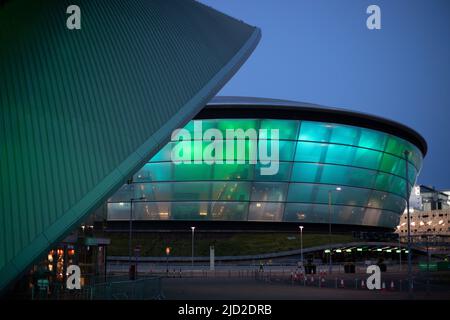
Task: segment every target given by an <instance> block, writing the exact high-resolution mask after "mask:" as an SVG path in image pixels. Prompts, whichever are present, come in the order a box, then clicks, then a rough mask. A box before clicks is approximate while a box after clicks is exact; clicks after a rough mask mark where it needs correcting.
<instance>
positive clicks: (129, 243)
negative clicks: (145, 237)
mask: <svg viewBox="0 0 450 320" xmlns="http://www.w3.org/2000/svg"><path fill="white" fill-rule="evenodd" d="M145 199H146V198H145V197H139V198H131V199H130V223H129V235H128V264H129V268H130V276H131V268H132V262H131V243H132V239H133V202H135V201H143V200H145ZM133 273H134V272H133Z"/></svg>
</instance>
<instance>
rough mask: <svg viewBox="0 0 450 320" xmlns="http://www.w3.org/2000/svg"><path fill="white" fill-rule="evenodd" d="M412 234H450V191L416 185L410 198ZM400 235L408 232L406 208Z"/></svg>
mask: <svg viewBox="0 0 450 320" xmlns="http://www.w3.org/2000/svg"><path fill="white" fill-rule="evenodd" d="M409 204H410V214H411V235H413V236H418V235H438V236H441V235H442V236H448V235H450V227H449V226H450V191H440V190H436V189H435V188H434V187H430V186H424V185H420V186H414V188H413V191H412V192H411V196H410V199H409ZM397 232H398V233H399V234H400V236H406V234H407V232H408V225H407V214H406V210H405V212H404V213H403V215H402V217H401V219H400V223H399V225H398V226H397Z"/></svg>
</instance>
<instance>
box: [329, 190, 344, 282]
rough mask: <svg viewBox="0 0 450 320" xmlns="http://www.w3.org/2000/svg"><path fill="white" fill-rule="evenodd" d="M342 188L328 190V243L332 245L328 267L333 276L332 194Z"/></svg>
mask: <svg viewBox="0 0 450 320" xmlns="http://www.w3.org/2000/svg"><path fill="white" fill-rule="evenodd" d="M341 190H342V188H341V187H336V190H331V189H330V190H328V241H329V243H330V253H329V254H330V258H329V267H328V269H329V270H328V272H329V273H330V274H331V272H332V271H333V270H332V269H333V262H332V260H331V253H332V250H331V246H332V241H331V193H332V192H333V191H341Z"/></svg>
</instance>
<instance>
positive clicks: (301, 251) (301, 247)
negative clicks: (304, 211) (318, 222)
mask: <svg viewBox="0 0 450 320" xmlns="http://www.w3.org/2000/svg"><path fill="white" fill-rule="evenodd" d="M298 228H299V229H300V256H301V261H302V267H303V226H299V227H298Z"/></svg>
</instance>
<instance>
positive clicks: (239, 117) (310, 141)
mask: <svg viewBox="0 0 450 320" xmlns="http://www.w3.org/2000/svg"><path fill="white" fill-rule="evenodd" d="M199 120H201V122H202V127H203V130H206V129H209V128H215V129H218V130H219V131H220V132H221V133H222V135H223V137H226V130H227V129H242V130H244V131H246V130H248V129H255V130H256V131H258V130H259V129H268V130H269V132H270V129H278V131H279V148H278V149H279V163H276V167H277V168H278V170H277V172H276V174H272V175H264V174H262V170H261V169H262V168H263V167H267V166H268V165H263V164H261V163H260V162H258V161H257V162H256V163H251V161H249V159H250V158H249V152H250V150H252V148H254V147H256V148H257V149H259V148H260V147H261V145H262V144H264V145H267V146H268V147H269V150H268V151H269V152H268V154H270V151H272V150H270V143H269V142H270V138H271V137H270V134H269V135H268V136H267V137H265V138H266V139H267V140H266V139H261V136H259V140H254V139H255V138H254V137H248V136H246V137H244V139H245V140H244V141H242V142H243V143H245V150H246V157H244V158H241V159H237V158H236V157H237V155H235V159H234V160H236V162H234V163H227V161H226V159H225V157H226V153H227V150H226V146H231V145H233V144H227V143H226V141H224V143H223V150H222V156H218V158H216V160H217V159H220V160H223V161H216V163H214V164H207V163H205V162H202V163H198V164H196V163H194V162H193V161H192V162H191V163H190V164H189V163H173V161H171V152H172V150H173V148H174V146H175V145H176V144H177V143H180V142H179V141H171V142H169V143H167V144H166V145H165V146H164V147H163V148H162V149H161V150H160V151H159V152H158V153H157V154H155V155H154V156H153V157H152V158H151V159H150V160H149V161H148V163H146V164H145V165H144V166H143V167H142V168H141V169H140V170H139V171H138V172H137V173H136V174H135V175H134V176H133V179H132V181H129V183H128V184H125V185H124V186H122V188H121V189H120V190H119V191H118V192H117V193H115V194H114V195H113V196H112V197H111V198H110V199H109V200H108V204H107V219H108V221H109V223H110V224H112V225H113V224H114V222H119V221H123V222H125V221H129V219H130V215H132V219H133V220H136V221H141V222H142V221H151V222H155V221H161V220H163V221H184V222H186V221H197V222H200V221H216V222H225V223H228V224H230V223H231V224H232V222H235V223H238V222H240V225H242V222H252V223H257V222H259V223H260V222H272V223H273V222H278V223H280V222H284V223H293V222H295V223H300V222H301V223H305V224H308V223H309V224H316V225H322V226H323V225H324V224H326V226H328V224H329V223H332V224H334V225H341V226H342V225H345V226H355V227H356V226H366V227H378V228H386V229H392V228H395V227H396V226H397V224H398V222H399V218H400V215H401V214H402V213H403V211H404V209H405V206H406V199H408V197H409V194H407V193H409V190H408V192H407V189H406V188H407V183H406V158H405V151H409V156H408V179H409V186H412V185H413V184H414V182H415V181H416V177H417V174H418V172H419V171H420V168H421V166H422V159H423V157H424V155H425V154H426V151H427V146H426V143H425V141H424V139H423V138H422V137H421V136H420V135H419V134H418V133H416V132H415V131H414V130H412V129H410V128H407V127H405V126H404V125H402V124H400V123H396V122H393V121H390V120H386V119H383V118H379V117H376V116H372V115H367V114H361V113H356V112H352V111H348V110H342V109H332V108H324V107H321V106H316V105H311V104H305V103H298V102H292V101H283V100H272V99H260V98H239V97H218V98H215V99H213V100H212V101H211V102H210V103H209V104H208V105H207V106H206V107H205V108H204V109H203V110H202V111H201V112H200V113H199V114H198V115H197V116H196V117H195V118H194V120H192V121H190V122H189V123H188V124H187V125H186V126H185V127H184V128H185V129H187V130H188V131H189V132H190V133H191V135H192V137H194V121H199ZM193 139H194V138H193ZM225 139H226V138H225ZM240 139H242V136H241V137H240ZM189 143H190V144H191V148H190V152H191V153H192V154H193V155H194V154H199V153H198V152H200V154H202V152H204V151H205V148H207V146H208V144H210V142H207V141H203V142H202V143H201V144H198V143H195V142H194V141H193V140H192V141H190V142H189ZM237 143H239V142H238V140H237V139H236V140H235V145H236V144H237ZM258 151H260V150H258ZM189 158H192V159H194V156H192V157H189ZM237 160H241V162H243V163H241V164H239V163H237ZM220 162H223V163H220ZM272 165H273V164H272ZM130 199H134V200H133V204H132V205H131V202H130ZM131 206H132V208H131ZM131 211H132V212H131ZM124 226H126V225H124Z"/></svg>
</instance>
